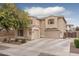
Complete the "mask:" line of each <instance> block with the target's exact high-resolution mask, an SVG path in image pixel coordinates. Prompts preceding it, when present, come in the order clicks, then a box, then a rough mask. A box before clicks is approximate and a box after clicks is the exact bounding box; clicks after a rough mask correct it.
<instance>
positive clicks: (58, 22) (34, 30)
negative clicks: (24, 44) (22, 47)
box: [14, 16, 66, 39]
mask: <svg viewBox="0 0 79 59" xmlns="http://www.w3.org/2000/svg"><path fill="white" fill-rule="evenodd" d="M29 20H30V25H29V28H28V29H24V30H23V29H19V30H18V31H14V33H15V37H23V38H28V39H39V38H51V39H60V38H63V37H64V33H65V32H66V20H65V19H64V17H63V16H49V17H46V18H43V19H38V18H36V17H32V16H29Z"/></svg>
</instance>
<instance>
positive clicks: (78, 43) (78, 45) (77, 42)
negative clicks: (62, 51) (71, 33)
mask: <svg viewBox="0 0 79 59" xmlns="http://www.w3.org/2000/svg"><path fill="white" fill-rule="evenodd" d="M74 45H75V47H76V48H79V38H78V39H75V40H74Z"/></svg>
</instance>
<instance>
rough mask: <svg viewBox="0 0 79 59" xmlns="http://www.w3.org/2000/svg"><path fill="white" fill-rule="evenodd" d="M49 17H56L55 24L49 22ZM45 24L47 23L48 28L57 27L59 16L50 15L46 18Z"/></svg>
mask: <svg viewBox="0 0 79 59" xmlns="http://www.w3.org/2000/svg"><path fill="white" fill-rule="evenodd" d="M49 19H54V24H48V20H49ZM45 25H46V28H57V17H54V16H50V17H47V18H45Z"/></svg>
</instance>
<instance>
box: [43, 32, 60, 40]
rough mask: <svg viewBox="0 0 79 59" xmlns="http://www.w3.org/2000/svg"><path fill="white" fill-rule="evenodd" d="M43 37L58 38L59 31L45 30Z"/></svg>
mask: <svg viewBox="0 0 79 59" xmlns="http://www.w3.org/2000/svg"><path fill="white" fill-rule="evenodd" d="M45 37H46V38H55V39H58V38H60V31H58V30H47V31H46V32H45Z"/></svg>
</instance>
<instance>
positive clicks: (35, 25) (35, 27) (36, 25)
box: [30, 17, 40, 39]
mask: <svg viewBox="0 0 79 59" xmlns="http://www.w3.org/2000/svg"><path fill="white" fill-rule="evenodd" d="M30 19H31V21H32V24H31V29H32V35H31V39H38V38H40V21H39V20H38V19H37V18H34V17H31V18H30Z"/></svg>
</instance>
